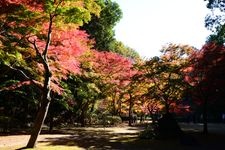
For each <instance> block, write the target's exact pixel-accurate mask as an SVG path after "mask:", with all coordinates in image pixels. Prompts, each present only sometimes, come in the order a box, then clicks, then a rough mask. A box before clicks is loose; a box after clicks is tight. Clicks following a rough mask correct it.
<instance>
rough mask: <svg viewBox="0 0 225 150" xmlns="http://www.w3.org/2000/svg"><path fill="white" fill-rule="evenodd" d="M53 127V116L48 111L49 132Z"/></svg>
mask: <svg viewBox="0 0 225 150" xmlns="http://www.w3.org/2000/svg"><path fill="white" fill-rule="evenodd" d="M53 127H54V116H53V114H52V113H50V116H49V132H52V130H53Z"/></svg>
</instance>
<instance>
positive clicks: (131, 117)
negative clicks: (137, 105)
mask: <svg viewBox="0 0 225 150" xmlns="http://www.w3.org/2000/svg"><path fill="white" fill-rule="evenodd" d="M132 109H133V100H132V96H131V95H130V104H129V124H128V125H129V126H132V123H133V112H132Z"/></svg>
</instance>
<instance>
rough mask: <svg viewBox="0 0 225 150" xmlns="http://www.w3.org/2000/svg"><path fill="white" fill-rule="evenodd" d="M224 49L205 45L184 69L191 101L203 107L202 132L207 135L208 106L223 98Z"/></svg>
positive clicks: (194, 54) (192, 56) (216, 45)
mask: <svg viewBox="0 0 225 150" xmlns="http://www.w3.org/2000/svg"><path fill="white" fill-rule="evenodd" d="M224 53H225V48H224V46H223V45H218V44H215V43H208V44H205V45H204V46H203V47H202V49H201V50H199V51H196V52H195V53H193V54H192V55H191V56H190V62H191V65H190V67H188V68H187V69H186V72H187V75H188V76H187V77H186V81H188V82H189V83H190V84H191V85H192V87H193V92H192V98H193V100H194V101H195V102H196V103H198V104H201V105H202V106H203V112H202V113H203V123H204V126H203V127H204V128H203V132H204V133H205V134H207V133H208V126H207V122H208V120H207V118H208V115H207V114H208V107H209V104H213V103H215V102H219V101H220V99H221V97H224V96H225V95H224V93H225V91H224V83H225V80H224V78H223V77H224V75H225V71H224V65H225V57H224V56H225V55H224Z"/></svg>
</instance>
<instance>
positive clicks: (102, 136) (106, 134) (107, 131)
mask: <svg viewBox="0 0 225 150" xmlns="http://www.w3.org/2000/svg"><path fill="white" fill-rule="evenodd" d="M140 130H141V129H140V128H137V127H110V128H91V127H88V128H74V129H69V130H68V129H63V130H62V131H61V132H62V133H63V134H42V135H40V136H39V137H38V145H54V144H55V145H63V144H64V145H80V146H81V147H82V146H83V147H85V149H86V148H90V147H92V148H93V147H95V146H94V145H95V144H97V145H98V144H99V142H101V143H104V142H107V141H106V139H108V140H112V141H113V140H114V141H117V140H121V139H123V138H125V139H128V138H129V139H130V138H135V137H137V136H138V134H139V132H140ZM28 139H29V135H9V136H0V149H1V150H11V149H12V150H13V149H17V148H21V147H24V146H26V144H27V141H28ZM93 139H95V140H94V141H93ZM82 140H83V141H82ZM87 140H89V141H87ZM91 140H92V141H91ZM74 141H78V142H74ZM87 142H90V143H92V144H91V145H90V144H87ZM37 147H38V146H37Z"/></svg>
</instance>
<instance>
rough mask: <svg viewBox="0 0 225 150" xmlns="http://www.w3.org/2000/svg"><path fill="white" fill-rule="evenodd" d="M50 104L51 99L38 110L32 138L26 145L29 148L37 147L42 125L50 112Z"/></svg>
mask: <svg viewBox="0 0 225 150" xmlns="http://www.w3.org/2000/svg"><path fill="white" fill-rule="evenodd" d="M49 104H50V101H45V102H44V103H43V104H42V105H41V107H40V109H39V111H38V114H37V117H36V119H35V122H34V128H33V131H32V133H31V136H30V139H29V141H28V144H27V146H26V147H27V148H33V147H35V145H36V142H37V138H38V136H39V134H40V132H41V128H42V125H43V123H44V120H45V118H46V115H47V113H48V108H49Z"/></svg>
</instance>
